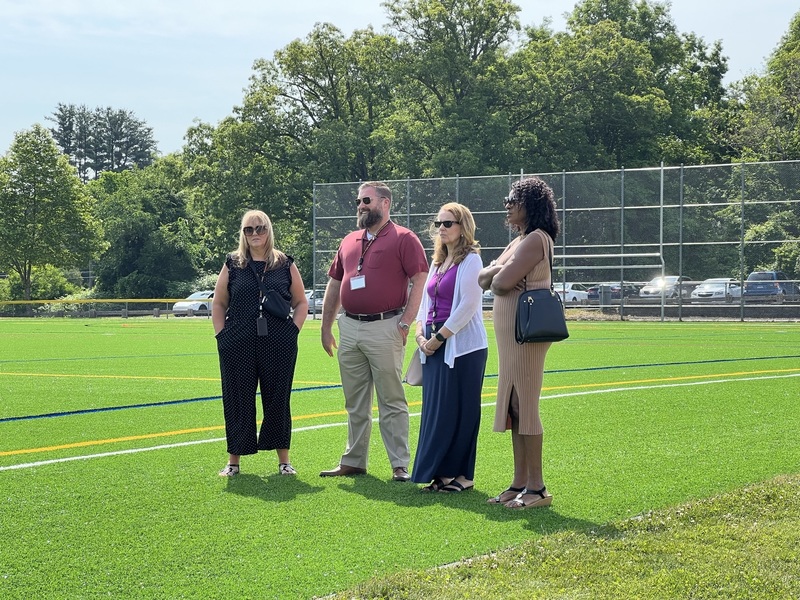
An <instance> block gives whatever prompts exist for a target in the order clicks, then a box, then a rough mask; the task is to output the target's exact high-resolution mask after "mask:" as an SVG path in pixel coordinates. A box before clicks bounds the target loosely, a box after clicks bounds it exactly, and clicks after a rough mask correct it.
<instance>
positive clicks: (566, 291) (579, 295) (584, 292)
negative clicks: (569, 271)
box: [555, 281, 589, 303]
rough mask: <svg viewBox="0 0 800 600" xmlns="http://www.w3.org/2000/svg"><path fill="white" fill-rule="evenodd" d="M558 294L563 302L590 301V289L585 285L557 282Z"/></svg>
mask: <svg viewBox="0 0 800 600" xmlns="http://www.w3.org/2000/svg"><path fill="white" fill-rule="evenodd" d="M555 288H556V293H557V294H558V295H559V296H561V300H562V301H563V302H583V303H585V302H587V301H588V300H589V292H588V290H589V287H588V286H587V285H585V284H583V283H569V282H567V283H563V282H561V281H556V282H555Z"/></svg>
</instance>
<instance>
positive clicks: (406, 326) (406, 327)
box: [398, 321, 411, 331]
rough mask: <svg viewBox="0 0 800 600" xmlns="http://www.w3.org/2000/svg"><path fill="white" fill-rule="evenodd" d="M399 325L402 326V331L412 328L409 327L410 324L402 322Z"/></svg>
mask: <svg viewBox="0 0 800 600" xmlns="http://www.w3.org/2000/svg"><path fill="white" fill-rule="evenodd" d="M398 325H400V329H402V330H403V331H408V329H409V327H411V325H409V324H408V323H403V322H402V321H400V322H399V323H398Z"/></svg>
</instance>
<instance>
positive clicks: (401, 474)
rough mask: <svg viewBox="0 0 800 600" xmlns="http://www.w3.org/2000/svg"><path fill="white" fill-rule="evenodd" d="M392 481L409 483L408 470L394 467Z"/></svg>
mask: <svg viewBox="0 0 800 600" xmlns="http://www.w3.org/2000/svg"><path fill="white" fill-rule="evenodd" d="M392 479H393V480H394V481H409V480H410V479H411V475H409V474H408V469H406V468H405V467H396V468H395V470H394V472H393V473H392Z"/></svg>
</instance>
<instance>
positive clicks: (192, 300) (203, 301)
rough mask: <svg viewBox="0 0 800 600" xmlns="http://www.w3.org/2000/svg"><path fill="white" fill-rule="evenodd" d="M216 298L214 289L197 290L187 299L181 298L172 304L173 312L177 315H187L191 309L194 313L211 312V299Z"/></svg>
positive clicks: (206, 313) (205, 313)
mask: <svg viewBox="0 0 800 600" xmlns="http://www.w3.org/2000/svg"><path fill="white" fill-rule="evenodd" d="M213 298H214V290H204V291H202V292H195V293H194V294H192V295H191V296H189V297H188V298H186V300H181V301H180V302H176V303H175V304H173V305H172V314H173V315H175V316H176V317H180V316H184V317H185V316H187V315H188V314H189V309H191V310H192V313H193V314H203V315H208V314H211V300H212V299H213Z"/></svg>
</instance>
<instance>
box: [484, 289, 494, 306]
mask: <svg viewBox="0 0 800 600" xmlns="http://www.w3.org/2000/svg"><path fill="white" fill-rule="evenodd" d="M492 307H494V293H493V292H492V290H486V291H485V292H483V308H485V309H491V308H492Z"/></svg>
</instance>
